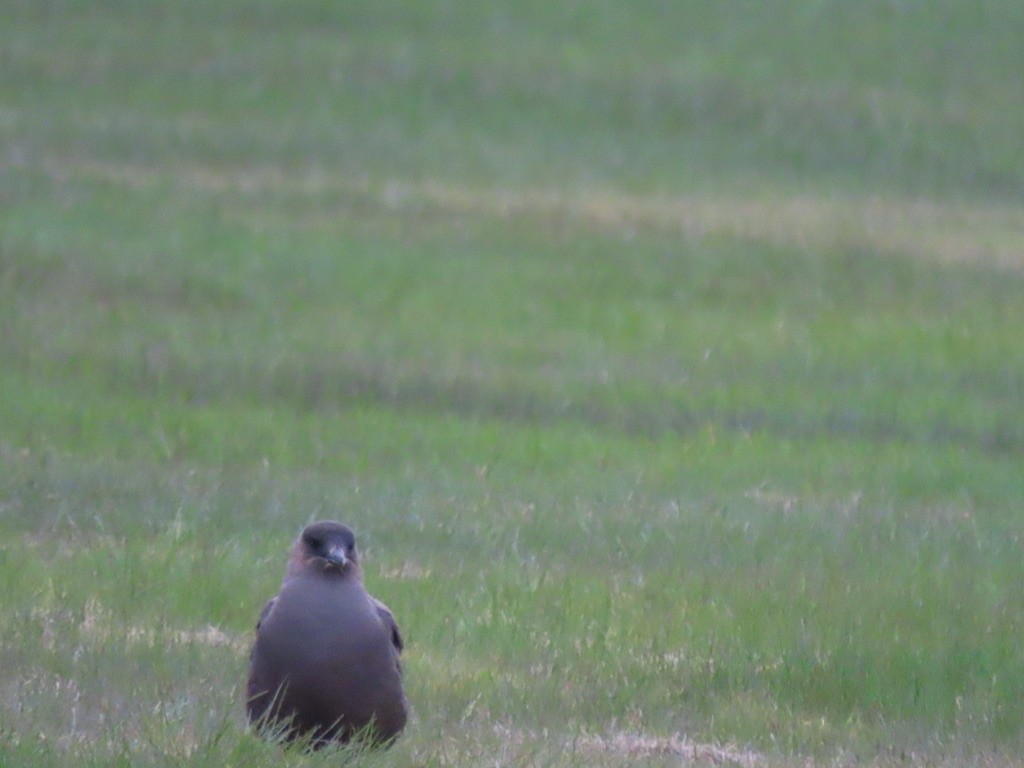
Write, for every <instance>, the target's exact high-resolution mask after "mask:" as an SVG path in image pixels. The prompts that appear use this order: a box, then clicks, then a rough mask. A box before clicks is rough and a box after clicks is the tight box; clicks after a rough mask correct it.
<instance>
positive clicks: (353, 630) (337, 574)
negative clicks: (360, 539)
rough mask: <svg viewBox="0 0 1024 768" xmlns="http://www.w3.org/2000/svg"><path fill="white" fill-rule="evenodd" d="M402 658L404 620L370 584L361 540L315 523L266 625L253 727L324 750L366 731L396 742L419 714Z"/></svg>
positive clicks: (252, 693)
mask: <svg viewBox="0 0 1024 768" xmlns="http://www.w3.org/2000/svg"><path fill="white" fill-rule="evenodd" d="M401 651H402V636H401V635H400V634H399V632H398V625H397V624H396V623H395V617H394V616H393V615H392V613H391V611H390V610H388V608H387V606H386V605H384V604H383V603H381V602H380V601H379V600H376V599H375V598H373V597H372V596H371V595H370V594H369V593H368V592H367V591H366V589H365V587H363V574H362V569H361V568H360V565H359V554H358V552H357V550H356V539H355V535H354V534H353V533H352V531H351V530H350V529H349V528H348V527H347V526H344V525H342V524H341V523H336V522H332V521H327V522H320V523H313V524H312V525H309V526H307V527H306V528H305V530H303V532H302V535H301V536H299V538H298V540H296V542H295V545H294V546H293V547H292V553H291V559H290V560H289V562H288V569H287V572H286V574H285V578H284V583H283V584H282V585H281V591H280V592H279V593H278V595H277V597H275V598H273V599H272V600H270V602H268V603H267V604H266V606H265V607H264V608H263V612H262V614H260V620H259V623H257V625H256V642H255V643H254V644H253V647H252V653H251V655H250V657H249V685H248V703H247V706H246V711H247V713H248V716H249V721H250V722H251V723H253V724H255V725H256V726H257V727H258V728H261V729H262V728H272V729H275V730H277V729H280V730H282V731H283V733H284V734H285V735H286V736H287V738H289V739H293V738H296V737H299V736H306V737H309V739H310V743H311V744H313V745H315V746H319V745H322V744H324V743H327V742H329V741H338V742H346V741H348V740H349V739H350V738H351V737H352V736H353V735H354V734H356V733H357V732H360V731H363V729H366V731H365V733H366V736H367V737H368V738H369V739H370V740H371V741H373V742H376V743H385V742H388V741H390V740H392V739H393V738H394V737H395V736H397V735H398V733H399V732H400V731H401V730H402V728H403V727H404V726H405V721H406V717H407V715H408V709H409V706H408V702H407V701H406V698H405V692H404V691H403V689H402V668H401V664H400V662H399V654H400V653H401Z"/></svg>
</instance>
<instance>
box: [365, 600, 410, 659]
mask: <svg viewBox="0 0 1024 768" xmlns="http://www.w3.org/2000/svg"><path fill="white" fill-rule="evenodd" d="M370 599H371V600H372V601H373V607H374V608H376V609H377V615H378V616H380V620H381V621H382V622H384V626H385V627H386V628H387V630H388V632H390V633H391V644H392V645H393V646H395V650H397V651H398V652H399V653H401V652H402V651H403V650H404V648H405V643H404V642H403V641H402V633H401V632H399V631H398V623H397V622H396V621H395V614H393V613H392V612H391V609H390V608H388V607H387V606H386V605H384V603H382V602H381V601H380V600H378V599H377V598H376V597H371V598H370Z"/></svg>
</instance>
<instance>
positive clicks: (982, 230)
mask: <svg viewBox="0 0 1024 768" xmlns="http://www.w3.org/2000/svg"><path fill="white" fill-rule="evenodd" d="M44 167H45V168H46V169H47V170H48V171H49V172H50V173H51V174H52V175H53V176H54V177H55V178H64V177H66V176H67V175H68V174H82V175H85V176H91V177H95V178H102V179H105V180H109V181H113V182H115V183H119V184H123V185H125V186H127V187H129V188H133V189H141V188H153V187H155V186H158V185H160V184H166V183H168V182H170V183H173V184H178V185H181V186H184V187H186V188H191V189H198V190H202V191H207V192H213V193H227V192H236V193H240V194H256V193H259V192H261V191H273V192H276V193H287V194H297V195H307V196H316V195H320V194H324V193H327V192H350V193H354V194H361V195H365V196H367V197H369V198H371V199H374V198H375V199H377V200H378V202H379V204H380V205H381V206H382V207H384V208H388V209H392V210H396V211H401V210H403V209H406V208H414V207H416V206H422V205H424V204H428V205H431V206H434V207H437V208H439V209H442V210H447V211H450V212H453V213H460V214H477V215H488V216H496V217H501V218H509V217H517V216H526V217H539V218H542V219H543V218H559V219H568V220H576V221H579V222H581V223H584V224H586V225H589V226H595V227H599V228H603V229H609V230H614V231H616V232H618V233H620V234H624V235H627V236H628V235H630V234H631V233H635V231H636V230H637V229H638V228H643V227H654V228H659V229H668V230H671V231H675V232H679V233H680V234H682V235H683V236H685V237H688V238H703V237H708V236H715V235H729V236H735V237H740V238H748V239H755V240H762V241H766V242H769V243H773V244H776V245H780V246H793V247H799V248H825V247H832V246H841V247H863V248H867V249H871V250H874V251H877V252H882V253H899V254H906V255H909V256H913V257H916V258H921V259H926V260H931V261H935V262H939V263H963V262H967V263H971V262H976V263H979V264H988V265H993V266H997V267H1000V268H1004V269H1013V270H1020V269H1024V207H1021V206H1010V205H1006V204H992V205H984V206H981V205H978V204H973V203H966V202H956V201H939V200H930V199H924V198H911V197H900V196H894V195H893V196H879V195H848V194H840V193H833V192H830V193H828V194H824V195H821V196H813V195H806V194H804V195H800V194H796V195H794V194H783V193H775V194H762V195H758V196H753V195H752V196H746V197H744V196H737V195H720V194H708V195H696V194H694V195H679V196H667V195H630V194H625V193H622V192H618V191H615V190H608V189H606V190H589V189H588V190H551V189H536V188H525V189H501V188H476V187H469V186H462V185H457V184H453V183H441V182H437V181H427V182H417V183H412V182H405V181H401V180H392V181H387V182H383V183H379V182H371V181H369V180H368V179H365V178H361V179H359V178H357V179H353V178H349V177H345V176H342V175H340V174H337V173H332V172H331V171H330V170H328V169H325V168H321V167H313V168H307V169H303V170H287V169H282V168H280V167H276V166H268V165H263V166H259V165H257V166H246V167H244V168H217V167H210V166H195V165H193V166H182V167H170V166H166V167H164V166H160V167H154V166H145V165H137V164H136V165H133V164H121V163H104V162H100V161H95V160H78V159H76V160H70V159H66V158H50V159H48V160H47V161H45V163H44Z"/></svg>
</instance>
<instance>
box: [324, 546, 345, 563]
mask: <svg viewBox="0 0 1024 768" xmlns="http://www.w3.org/2000/svg"><path fill="white" fill-rule="evenodd" d="M325 559H326V560H327V562H329V563H331V564H333V565H336V566H338V567H339V568H344V567H345V566H346V565H348V556H347V555H346V554H345V548H344V547H331V548H330V549H329V550H327V557H326V558H325Z"/></svg>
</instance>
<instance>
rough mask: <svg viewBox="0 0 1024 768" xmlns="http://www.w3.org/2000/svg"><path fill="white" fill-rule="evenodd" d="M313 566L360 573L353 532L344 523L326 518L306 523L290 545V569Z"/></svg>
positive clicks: (323, 570)
mask: <svg viewBox="0 0 1024 768" xmlns="http://www.w3.org/2000/svg"><path fill="white" fill-rule="evenodd" d="M309 568H312V569H314V570H316V571H321V572H325V573H337V574H348V573H354V574H356V575H358V574H359V573H360V568H359V551H358V550H357V549H356V535H355V534H354V533H352V529H351V528H349V527H348V526H347V525H342V524H341V523H336V522H334V521H333V520H325V521H322V522H318V523H311V524H310V525H307V526H306V527H305V528H304V529H303V531H302V534H301V535H300V536H299V538H298V541H296V542H295V546H294V547H293V548H292V559H291V562H290V563H289V564H288V570H289V572H290V573H292V572H298V571H302V570H306V569H309Z"/></svg>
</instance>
